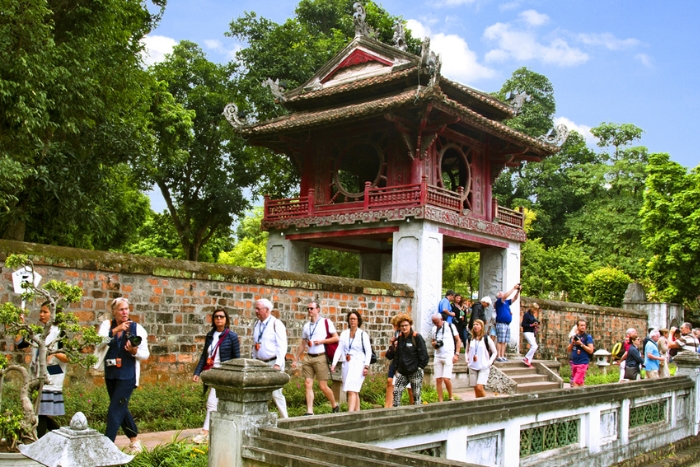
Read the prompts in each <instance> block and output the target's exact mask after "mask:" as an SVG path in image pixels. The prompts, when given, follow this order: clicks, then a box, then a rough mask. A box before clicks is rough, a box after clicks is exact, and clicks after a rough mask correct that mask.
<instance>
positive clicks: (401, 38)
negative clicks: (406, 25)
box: [392, 19, 408, 52]
mask: <svg viewBox="0 0 700 467" xmlns="http://www.w3.org/2000/svg"><path fill="white" fill-rule="evenodd" d="M392 40H393V41H394V47H396V48H397V49H399V50H403V51H404V52H405V51H406V49H407V48H408V45H407V44H406V32H405V31H404V30H403V21H401V20H398V19H397V20H396V22H395V23H394V37H393V38H392Z"/></svg>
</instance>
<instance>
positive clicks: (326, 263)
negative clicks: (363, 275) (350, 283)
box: [309, 248, 360, 278]
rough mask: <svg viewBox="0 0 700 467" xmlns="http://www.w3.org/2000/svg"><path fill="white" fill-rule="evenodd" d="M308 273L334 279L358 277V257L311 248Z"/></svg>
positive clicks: (335, 251) (345, 252)
mask: <svg viewBox="0 0 700 467" xmlns="http://www.w3.org/2000/svg"><path fill="white" fill-rule="evenodd" d="M309 273H311V274H321V275H324V276H335V277H351V278H352V277H354V278H357V277H360V255H358V254H357V253H350V252H347V251H337V250H328V249H325V248H311V251H309Z"/></svg>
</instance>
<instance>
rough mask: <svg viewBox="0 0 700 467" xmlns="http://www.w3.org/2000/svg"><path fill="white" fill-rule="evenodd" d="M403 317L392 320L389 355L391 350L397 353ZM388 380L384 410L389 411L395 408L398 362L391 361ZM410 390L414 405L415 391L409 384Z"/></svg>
mask: <svg viewBox="0 0 700 467" xmlns="http://www.w3.org/2000/svg"><path fill="white" fill-rule="evenodd" d="M401 317H402V315H395V316H393V317H392V318H391V325H392V326H393V327H394V333H393V334H392V336H391V338H390V339H389V348H388V349H387V352H386V353H387V354H388V353H389V349H390V348H393V349H394V352H396V346H397V345H398V342H399V335H400V334H401V332H400V331H399V323H398V320H399V319H400V318H401ZM387 376H388V377H387V380H386V396H385V398H384V408H385V409H389V408H391V407H393V406H394V382H395V380H396V361H395V360H391V361H390V363H389V371H388V374H387ZM406 389H407V390H408V400H409V403H410V404H411V405H413V389H412V388H411V385H410V384H409V385H408V386H407V388H406Z"/></svg>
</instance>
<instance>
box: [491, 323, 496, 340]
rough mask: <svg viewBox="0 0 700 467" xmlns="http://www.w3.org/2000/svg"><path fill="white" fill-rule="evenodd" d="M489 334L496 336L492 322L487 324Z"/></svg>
mask: <svg viewBox="0 0 700 467" xmlns="http://www.w3.org/2000/svg"><path fill="white" fill-rule="evenodd" d="M489 336H493V337H496V326H494V325H492V324H490V325H489Z"/></svg>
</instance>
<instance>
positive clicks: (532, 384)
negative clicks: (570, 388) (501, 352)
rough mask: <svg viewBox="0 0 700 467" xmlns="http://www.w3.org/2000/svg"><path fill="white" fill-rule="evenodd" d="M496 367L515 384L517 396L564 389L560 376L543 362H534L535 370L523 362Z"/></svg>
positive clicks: (495, 364) (513, 362) (501, 364)
mask: <svg viewBox="0 0 700 467" xmlns="http://www.w3.org/2000/svg"><path fill="white" fill-rule="evenodd" d="M494 366H495V367H496V368H498V369H499V370H500V371H501V372H503V373H504V374H505V375H506V376H507V377H508V378H510V379H511V380H513V382H515V384H516V385H517V386H516V388H515V394H527V393H537V392H540V391H549V390H551V389H560V388H562V387H563V381H562V379H561V378H560V377H559V375H558V374H557V373H555V372H554V371H552V370H550V369H549V367H548V365H546V364H545V363H544V362H542V361H537V360H535V361H534V362H532V366H533V368H529V367H527V366H525V364H524V363H523V362H522V361H510V362H505V363H494Z"/></svg>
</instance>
